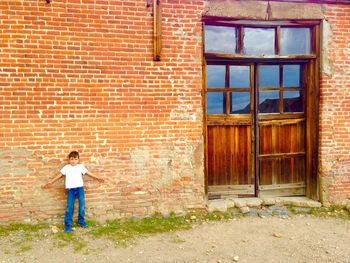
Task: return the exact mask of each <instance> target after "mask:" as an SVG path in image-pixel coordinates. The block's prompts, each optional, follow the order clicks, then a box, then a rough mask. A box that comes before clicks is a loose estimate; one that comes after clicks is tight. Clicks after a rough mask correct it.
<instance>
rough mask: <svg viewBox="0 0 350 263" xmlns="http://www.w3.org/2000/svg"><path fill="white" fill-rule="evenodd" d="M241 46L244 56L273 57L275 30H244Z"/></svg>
mask: <svg viewBox="0 0 350 263" xmlns="http://www.w3.org/2000/svg"><path fill="white" fill-rule="evenodd" d="M243 46H244V54H246V55H258V56H263V55H274V54H275V29H273V28H244V36H243Z"/></svg>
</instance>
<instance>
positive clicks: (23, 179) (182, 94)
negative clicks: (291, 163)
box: [0, 0, 350, 221]
mask: <svg viewBox="0 0 350 263" xmlns="http://www.w3.org/2000/svg"><path fill="white" fill-rule="evenodd" d="M161 2H162V3H163V22H162V25H163V51H162V61H161V62H153V61H152V52H153V47H152V34H153V31H152V26H153V19H152V16H151V12H152V9H151V8H148V9H147V8H146V0H132V1H131V0H130V1H126V0H124V1H121V0H109V1H107V0H53V1H52V3H51V4H46V1H45V0H37V1H24V0H11V1H5V0H2V1H0V221H8V220H26V219H27V220H29V219H45V218H53V217H55V216H57V217H62V215H63V213H64V206H65V193H64V187H63V181H60V182H57V183H56V184H55V187H54V188H52V189H50V190H43V189H41V187H40V186H41V185H42V184H43V183H44V182H46V181H48V179H49V178H52V177H53V176H54V175H56V174H57V173H58V171H59V169H60V167H62V166H63V165H64V164H65V157H66V155H67V154H68V153H69V152H70V151H71V150H78V151H79V152H80V153H81V161H82V162H83V163H85V164H86V166H87V167H88V168H89V169H90V170H91V171H92V172H94V173H96V174H98V175H100V176H101V177H103V178H104V179H106V181H107V182H106V183H105V184H103V185H100V184H99V183H97V182H95V181H92V180H87V183H86V188H87V190H86V196H87V207H88V214H89V216H90V217H94V218H97V217H99V218H101V219H104V218H108V217H118V216H130V215H145V214H151V213H153V212H155V211H161V212H169V211H183V210H186V209H187V208H191V207H203V206H204V200H203V198H204V163H203V159H204V158H203V153H204V145H203V143H204V140H203V114H202V98H201V89H202V77H201V59H202V48H201V41H202V39H201V14H202V12H203V10H204V1H194V0H186V1H182V0H162V1H161ZM184 3H185V4H184ZM323 7H324V9H323V10H324V12H325V18H326V21H325V27H324V33H325V34H324V40H325V41H324V51H323V59H322V63H323V70H322V78H321V87H320V98H321V100H320V143H319V145H320V157H319V159H320V167H319V170H320V178H321V181H320V183H321V186H320V190H321V197H322V198H323V201H324V202H337V203H341V202H346V201H347V200H349V198H350V159H349V156H350V154H349V153H350V144H349V143H350V135H349V134H350V133H349V112H350V99H349V98H350V96H349V95H350V94H349V86H350V83H349V82H350V76H349V74H350V73H349V72H350V68H349V67H350V62H349V60H350V56H349V49H350V46H349V37H350V31H349V30H350V29H349V28H350V7H349V6H336V5H324V6H323Z"/></svg>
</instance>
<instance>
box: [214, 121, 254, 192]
mask: <svg viewBox="0 0 350 263" xmlns="http://www.w3.org/2000/svg"><path fill="white" fill-rule="evenodd" d="M251 145H252V144H251V126H250V125H230V126H228V125H225V126H218V125H216V126H209V127H208V156H209V160H208V172H209V175H210V176H209V180H208V185H209V186H213V185H248V184H253V176H252V154H251V152H252V148H251Z"/></svg>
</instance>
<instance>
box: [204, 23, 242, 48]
mask: <svg viewBox="0 0 350 263" xmlns="http://www.w3.org/2000/svg"><path fill="white" fill-rule="evenodd" d="M205 52H207V53H224V54H235V53H236V28H234V27H224V26H205Z"/></svg>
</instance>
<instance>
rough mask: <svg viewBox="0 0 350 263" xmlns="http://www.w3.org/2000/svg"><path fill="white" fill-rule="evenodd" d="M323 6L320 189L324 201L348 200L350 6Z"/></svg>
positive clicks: (349, 182)
mask: <svg viewBox="0 0 350 263" xmlns="http://www.w3.org/2000/svg"><path fill="white" fill-rule="evenodd" d="M323 9H324V15H325V21H324V26H323V29H324V30H323V36H324V41H323V68H322V78H321V90H320V99H321V100H320V178H321V189H320V190H321V197H322V201H323V202H324V203H334V202H335V203H340V204H341V203H350V41H349V40H350V6H349V5H347V6H344V5H343V6H341V5H339V6H336V5H327V6H324V7H323Z"/></svg>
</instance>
